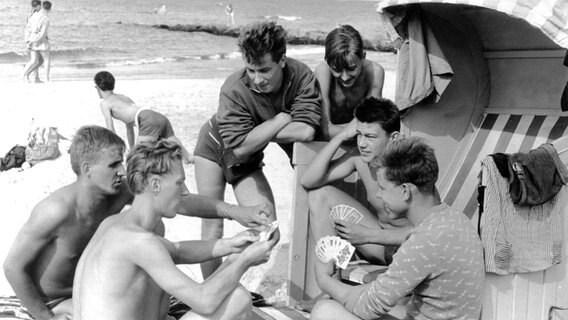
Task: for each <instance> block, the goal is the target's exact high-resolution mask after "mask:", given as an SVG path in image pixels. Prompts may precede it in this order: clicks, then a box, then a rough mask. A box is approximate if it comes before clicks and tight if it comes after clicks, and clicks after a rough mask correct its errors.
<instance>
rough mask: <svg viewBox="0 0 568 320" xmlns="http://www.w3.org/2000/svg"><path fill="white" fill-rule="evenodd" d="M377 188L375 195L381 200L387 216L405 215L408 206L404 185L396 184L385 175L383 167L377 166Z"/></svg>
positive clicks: (400, 216) (403, 216)
mask: <svg viewBox="0 0 568 320" xmlns="http://www.w3.org/2000/svg"><path fill="white" fill-rule="evenodd" d="M377 184H378V185H379V187H378V188H377V193H376V195H375V196H376V197H377V198H378V199H379V200H381V201H382V202H383V205H384V208H385V211H386V212H387V214H388V216H389V218H391V219H399V218H405V217H406V210H407V209H408V206H407V204H406V201H405V192H409V190H408V189H405V185H404V184H402V185H399V184H396V183H394V182H392V181H390V180H388V179H387V178H386V177H385V169H384V168H379V170H378V171H377Z"/></svg>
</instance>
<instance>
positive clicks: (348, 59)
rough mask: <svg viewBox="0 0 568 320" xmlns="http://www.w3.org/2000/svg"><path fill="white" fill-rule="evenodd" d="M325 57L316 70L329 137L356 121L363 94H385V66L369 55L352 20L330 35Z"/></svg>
mask: <svg viewBox="0 0 568 320" xmlns="http://www.w3.org/2000/svg"><path fill="white" fill-rule="evenodd" d="M324 58H325V62H322V63H320V64H319V65H318V66H317V67H316V69H315V71H314V73H315V75H316V79H317V80H318V84H319V86H320V90H321V94H322V98H323V105H322V123H321V128H322V133H323V137H322V138H323V140H325V141H329V140H330V139H331V138H333V137H334V136H335V135H337V134H339V133H340V132H342V130H343V128H344V127H345V126H346V125H347V124H348V123H350V122H353V121H355V120H354V119H353V110H354V108H355V106H356V105H357V104H358V103H359V102H360V101H361V100H362V99H363V98H368V97H375V98H380V97H382V94H383V83H384V81H385V70H384V69H383V67H382V66H381V65H379V64H378V63H376V62H373V61H370V60H367V59H365V52H364V51H363V39H362V38H361V35H360V34H359V32H358V31H357V30H356V29H355V28H353V27H352V26H350V25H348V24H346V25H342V26H339V27H337V28H335V29H333V30H332V31H331V32H330V33H329V34H328V35H327V37H326V39H325V54H324Z"/></svg>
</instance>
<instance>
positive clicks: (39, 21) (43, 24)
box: [24, 1, 51, 82]
mask: <svg viewBox="0 0 568 320" xmlns="http://www.w3.org/2000/svg"><path fill="white" fill-rule="evenodd" d="M50 12H51V2H49V1H44V2H43V3H42V4H41V10H40V11H39V12H38V13H35V14H33V15H32V16H31V17H30V20H29V25H30V26H29V30H30V32H29V37H28V39H27V42H28V49H29V50H30V56H31V59H30V61H29V62H28V63H27V64H26V66H25V68H24V81H26V82H27V80H28V77H29V75H30V73H31V72H33V70H34V69H37V68H38V67H39V64H40V62H39V61H40V56H41V58H43V60H44V62H45V81H48V82H49V80H50V78H49V72H50V68H51V58H50V54H51V52H50V50H51V48H50V46H49V38H48V36H47V30H48V28H49V13H50Z"/></svg>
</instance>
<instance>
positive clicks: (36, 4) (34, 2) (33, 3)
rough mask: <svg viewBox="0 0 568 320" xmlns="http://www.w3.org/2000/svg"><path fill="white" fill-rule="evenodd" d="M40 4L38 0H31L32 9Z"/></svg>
mask: <svg viewBox="0 0 568 320" xmlns="http://www.w3.org/2000/svg"><path fill="white" fill-rule="evenodd" d="M40 4H41V1H40V0H32V7H34V8H35V7H37V6H39V5H40Z"/></svg>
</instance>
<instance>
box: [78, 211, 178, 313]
mask: <svg viewBox="0 0 568 320" xmlns="http://www.w3.org/2000/svg"><path fill="white" fill-rule="evenodd" d="M124 215H125V214H121V215H116V216H113V217H109V218H108V219H106V220H105V221H104V222H103V223H102V224H101V226H100V227H99V230H98V231H97V232H96V234H95V236H94V237H93V239H92V241H91V242H90V243H89V245H88V246H87V248H86V249H85V253H84V254H83V257H82V258H81V261H80V262H79V265H78V266H77V274H76V276H75V288H74V291H73V297H74V299H73V300H74V310H75V319H80V320H90V319H93V320H98V319H106V320H113V319H116V320H128V319H132V320H157V319H164V317H165V316H166V314H167V312H168V307H169V297H170V296H169V294H167V293H166V292H165V291H164V290H162V289H161V288H160V287H159V286H158V285H157V284H156V283H155V282H154V281H153V280H152V278H151V277H150V275H148V273H147V272H146V271H144V270H143V269H142V268H141V267H140V266H138V265H136V263H135V262H133V261H132V259H130V258H131V256H132V251H133V250H137V249H135V246H136V244H137V243H146V242H147V241H160V240H159V239H158V238H159V235H156V234H153V233H150V232H148V231H146V230H144V229H142V228H140V227H138V226H135V225H133V224H129V223H127V222H125V221H124V220H125V219H124ZM171 265H172V266H174V265H173V261H172V262H171ZM174 267H175V266H174ZM87 288H88V289H87Z"/></svg>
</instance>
